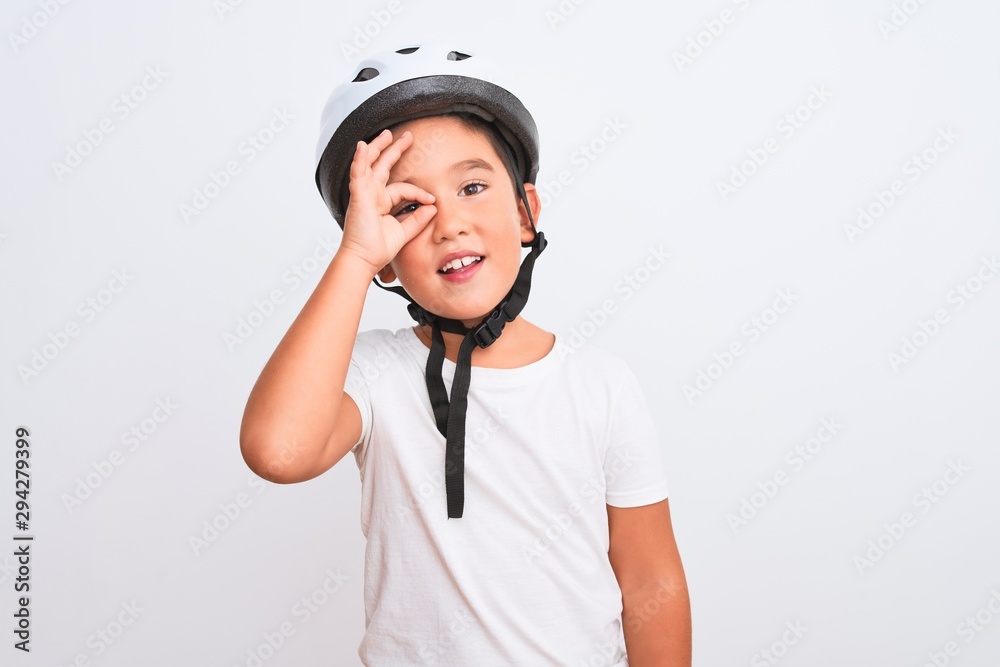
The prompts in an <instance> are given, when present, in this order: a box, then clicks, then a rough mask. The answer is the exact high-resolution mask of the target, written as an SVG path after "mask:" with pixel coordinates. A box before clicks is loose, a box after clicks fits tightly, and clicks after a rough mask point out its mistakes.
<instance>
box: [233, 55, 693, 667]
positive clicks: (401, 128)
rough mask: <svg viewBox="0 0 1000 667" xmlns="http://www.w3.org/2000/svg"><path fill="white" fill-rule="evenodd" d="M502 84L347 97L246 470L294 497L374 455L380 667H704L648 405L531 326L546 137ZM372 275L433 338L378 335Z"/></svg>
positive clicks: (392, 70)
mask: <svg viewBox="0 0 1000 667" xmlns="http://www.w3.org/2000/svg"><path fill="white" fill-rule="evenodd" d="M500 77H501V75H500V74H499V73H498V72H496V71H495V70H494V69H493V68H492V66H491V65H490V63H489V62H487V61H485V60H484V59H483V58H482V57H481V56H478V55H470V54H468V53H465V52H458V51H451V50H449V49H446V48H441V47H438V46H436V45H433V44H423V45H420V46H411V47H407V48H403V49H400V50H398V51H395V52H388V53H383V54H379V55H377V56H374V57H373V58H371V59H369V60H367V61H365V62H364V63H362V64H361V65H360V67H359V70H358V72H357V73H356V76H354V77H353V80H352V81H350V82H347V83H344V84H342V85H341V86H339V87H338V88H337V89H335V90H334V92H333V94H332V95H331V97H330V100H329V102H328V103H327V105H326V108H325V109H324V113H323V128H322V133H321V137H320V143H319V148H318V152H317V153H318V154H317V171H316V180H317V185H318V187H319V189H320V192H321V194H322V195H323V198H324V200H325V201H326V202H327V204H328V206H329V207H330V210H331V211H332V213H333V215H334V217H335V218H336V219H337V222H338V223H339V224H340V225H341V227H342V228H343V231H344V234H343V239H342V241H341V245H340V248H339V250H338V251H337V253H336V255H335V257H334V258H333V259H332V260H331V262H330V266H329V268H328V269H327V270H326V272H325V274H324V275H323V277H322V279H321V280H320V282H319V284H318V285H317V286H316V289H315V291H314V292H313V294H312V296H311V297H310V298H309V300H308V302H307V303H306V304H305V306H304V307H303V309H302V312H301V313H300V314H299V316H298V317H297V318H296V319H295V321H294V322H293V324H292V326H291V327H290V328H289V330H288V332H287V333H286V334H285V337H284V338H283V339H282V340H281V342H280V344H279V345H278V347H277V349H276V350H275V352H274V354H273V355H272V356H271V359H270V360H269V361H268V363H267V365H266V366H265V368H264V370H263V371H262V373H261V375H260V378H259V380H258V381H257V384H256V385H255V386H254V388H253V391H252V393H251V395H250V398H249V400H248V402H247V407H246V412H245V414H244V418H243V425H242V430H241V434H240V446H241V449H242V452H243V456H244V458H245V460H246V462H247V464H248V465H249V466H250V468H251V469H253V471H254V472H256V473H257V474H258V475H260V476H261V477H264V478H265V479H268V480H271V481H273V482H279V483H290V482H298V481H303V480H307V479H311V478H313V477H316V476H317V475H320V474H322V473H323V472H325V471H326V470H328V469H329V468H330V467H332V466H333V465H335V464H336V463H337V462H338V461H340V460H341V458H343V457H344V456H345V455H346V454H347V453H348V452H352V453H353V454H354V456H355V458H356V461H357V465H358V469H359V471H360V474H361V481H362V505H361V526H362V530H363V532H364V534H365V537H366V539H367V547H366V552H365V582H364V599H365V635H364V639H363V641H362V643H361V645H360V647H359V650H358V654H359V655H360V657H361V660H362V662H363V663H364V664H366V665H378V666H384V665H417V664H440V665H462V666H463V667H471V666H475V667H478V666H481V665H517V666H532V667H533V666H537V665H571V666H576V665H581V666H583V665H588V666H590V665H593V666H596V665H604V666H617V667H621V666H624V665H631V667H645V666H651V665H657V666H659V665H670V666H677V667H679V666H681V665H685V666H687V665H690V664H691V629H690V609H689V603H688V595H687V586H686V581H685V577H684V572H683V568H682V566H681V561H680V557H679V555H678V552H677V547H676V545H675V543H674V537H673V532H672V528H671V523H670V514H669V509H668V500H667V485H666V481H665V477H664V473H663V466H662V462H661V459H660V455H659V450H658V442H657V437H656V432H655V428H654V426H653V423H652V419H651V417H650V414H649V411H648V409H647V407H646V404H645V402H644V400H643V397H642V394H641V391H640V389H639V386H638V384H637V382H636V380H635V378H634V376H633V375H632V373H631V372H630V371H629V370H628V368H627V367H626V366H625V364H624V363H623V362H622V361H620V360H619V359H618V358H616V357H614V356H612V355H610V354H607V353H604V352H601V351H599V350H597V349H595V348H593V347H591V346H587V347H585V348H582V349H579V350H576V351H573V352H572V353H566V352H565V350H567V349H569V348H566V346H559V345H557V341H556V339H555V336H554V335H553V334H551V333H549V332H547V331H544V330H543V329H541V328H539V327H537V326H535V325H534V324H531V323H529V322H527V321H526V320H524V318H522V317H520V315H519V314H518V313H519V312H520V310H521V308H522V307H523V306H524V303H525V301H526V300H527V294H528V287H529V285H530V277H531V269H532V266H533V264H534V261H535V259H536V258H537V257H538V256H539V254H540V253H541V251H542V250H543V249H544V247H545V241H544V236H543V235H542V233H541V232H537V231H536V229H535V225H536V222H537V220H538V215H539V212H540V210H541V206H540V201H539V197H538V193H537V192H536V190H535V187H534V185H533V184H534V181H535V176H536V173H537V170H538V139H537V132H536V129H535V124H534V121H533V120H532V118H531V115H530V114H529V113H528V112H527V110H526V109H525V108H524V106H523V105H522V104H521V102H520V100H518V99H517V97H516V96H514V95H513V94H512V93H510V92H509V89H510V87H509V86H506V85H501V84H500V83H498V82H499V81H500V80H501V78H500ZM522 247H529V248H531V251H530V252H529V254H528V256H527V258H526V259H525V260H524V262H523V264H522V262H521V248H522ZM519 265H520V269H519V268H518V267H519ZM376 276H378V278H380V279H381V280H382V281H384V282H392V281H394V280H398V281H399V283H400V285H399V286H398V287H390V288H387V289H393V290H394V291H397V293H399V294H400V295H401V296H403V297H404V298H406V299H407V300H408V301H410V306H409V310H410V314H411V315H412V316H413V317H414V318H415V319H416V320H417V323H418V324H417V326H414V327H412V328H403V329H400V330H398V331H395V332H390V331H383V330H375V331H367V332H363V333H360V334H359V333H358V327H359V323H360V319H361V312H362V307H363V304H364V300H365V295H366V292H367V289H368V285H369V283H370V282H372V281H373V280H374V278H375V277H376ZM376 284H379V283H378V282H377V281H376ZM380 286H382V285H380Z"/></svg>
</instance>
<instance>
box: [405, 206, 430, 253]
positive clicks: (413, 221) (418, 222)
mask: <svg viewBox="0 0 1000 667" xmlns="http://www.w3.org/2000/svg"><path fill="white" fill-rule="evenodd" d="M435 213H437V207H436V206H434V204H424V205H423V206H421V207H419V208H418V209H417V210H416V211H414V212H413V213H410V214H409V215H407V216H405V217H404V218H403V219H402V220H400V221H399V226H400V227H402V228H403V244H404V245H405V244H407V243H409V242H410V241H411V240H412V239H413V238H414V237H415V236H416V235H417V234H419V233H420V232H421V231H423V229H424V227H426V226H427V223H428V222H430V221H431V218H433V217H434V214H435Z"/></svg>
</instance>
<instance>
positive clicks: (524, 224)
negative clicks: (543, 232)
mask: <svg viewBox="0 0 1000 667" xmlns="http://www.w3.org/2000/svg"><path fill="white" fill-rule="evenodd" d="M524 194H525V196H526V197H527V199H528V205H529V206H530V207H531V217H532V218H533V219H534V221H535V229H536V230H537V229H538V217H539V216H540V215H541V213H542V200H541V199H540V198H539V197H538V190H536V189H535V186H534V185H532V184H531V183H525V184H524ZM517 212H518V214H519V215H520V217H521V242H522V243H530V242H531V241H532V239H534V238H535V232H533V231H532V229H531V220H530V219H529V218H528V213H527V211H526V210H525V208H524V200H522V199H521V198H520V197H519V196H518V198H517Z"/></svg>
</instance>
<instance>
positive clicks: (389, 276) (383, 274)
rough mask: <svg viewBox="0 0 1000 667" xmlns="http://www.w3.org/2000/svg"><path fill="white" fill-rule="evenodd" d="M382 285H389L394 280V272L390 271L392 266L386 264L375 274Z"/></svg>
mask: <svg viewBox="0 0 1000 667" xmlns="http://www.w3.org/2000/svg"><path fill="white" fill-rule="evenodd" d="M376 275H377V276H378V279H379V280H381V281H382V282H383V283H391V282H392V281H393V280H395V279H396V272H395V271H393V270H392V265H390V264H386V265H385V266H383V267H382V268H381V269H379V272H378V273H377V274H376Z"/></svg>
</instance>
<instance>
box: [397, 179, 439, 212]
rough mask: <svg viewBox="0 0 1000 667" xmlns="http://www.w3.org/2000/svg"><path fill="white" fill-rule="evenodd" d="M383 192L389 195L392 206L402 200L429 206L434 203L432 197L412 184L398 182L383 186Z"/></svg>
mask: <svg viewBox="0 0 1000 667" xmlns="http://www.w3.org/2000/svg"><path fill="white" fill-rule="evenodd" d="M385 192H386V194H388V195H389V199H390V200H391V201H392V205H393V206H396V205H397V204H399V203H400V202H402V201H404V200H409V201H417V202H420V203H421V204H431V203H433V202H434V195H432V194H431V193H429V192H427V191H426V190H424V189H423V188H420V187H418V186H416V185H414V184H413V183H407V182H406V181H398V182H396V183H390V184H389V185H387V186H385Z"/></svg>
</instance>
